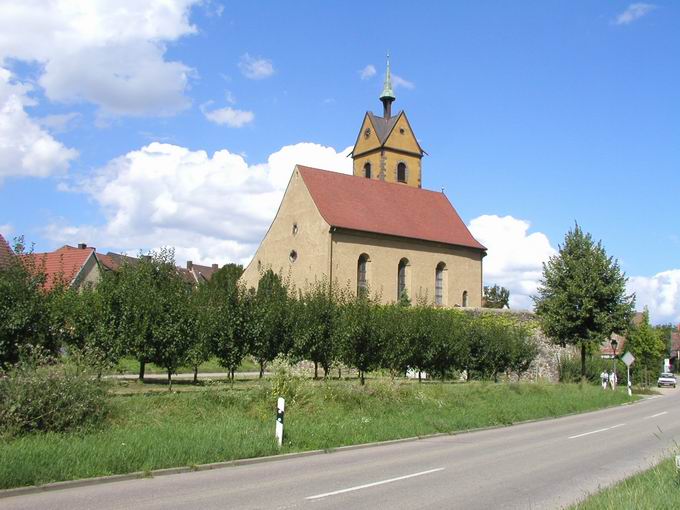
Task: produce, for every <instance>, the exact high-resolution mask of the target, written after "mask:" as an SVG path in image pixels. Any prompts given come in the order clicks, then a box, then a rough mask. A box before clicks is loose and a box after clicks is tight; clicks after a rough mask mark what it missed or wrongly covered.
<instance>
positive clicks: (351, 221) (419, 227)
mask: <svg viewBox="0 0 680 510" xmlns="http://www.w3.org/2000/svg"><path fill="white" fill-rule="evenodd" d="M297 168H298V169H299V171H300V175H302V179H303V180H304V182H305V184H306V186H307V189H309V192H310V194H311V195H312V199H313V200H314V203H315V204H316V206H317V208H318V209H319V212H320V213H321V216H322V217H323V219H324V220H326V222H327V223H328V224H329V225H331V226H333V227H339V228H347V229H352V230H360V231H363V232H374V233H377V234H386V235H392V236H399V237H407V238H410V239H420V240H426V241H435V242H439V243H446V244H455V245H459V246H467V247H469V248H476V249H479V250H486V248H485V247H484V246H482V245H481V244H480V243H479V242H477V240H476V239H475V238H474V237H472V234H471V233H470V231H469V230H468V229H467V227H466V226H465V223H463V220H461V218H460V216H458V213H457V212H456V210H455V209H454V208H453V206H452V205H451V202H449V200H448V198H446V195H444V193H439V192H436V191H429V190H425V189H420V188H414V187H411V186H407V185H405V184H394V183H388V182H384V181H379V180H374V179H366V178H363V177H357V176H354V175H346V174H341V173H338V172H331V171H328V170H320V169H318V168H310V167H306V166H301V165H298V166H297Z"/></svg>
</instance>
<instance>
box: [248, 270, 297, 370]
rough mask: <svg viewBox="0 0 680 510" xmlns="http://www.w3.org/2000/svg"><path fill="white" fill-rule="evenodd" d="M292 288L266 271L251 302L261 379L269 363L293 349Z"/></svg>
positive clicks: (251, 331)
mask: <svg viewBox="0 0 680 510" xmlns="http://www.w3.org/2000/svg"><path fill="white" fill-rule="evenodd" d="M289 311H290V299H289V298H288V289H287V287H286V286H285V285H284V284H283V282H282V281H281V277H280V276H279V275H277V274H276V273H274V272H273V271H272V270H271V269H269V270H267V271H265V272H264V274H263V275H262V277H261V278H260V281H259V283H258V287H257V291H256V292H255V296H254V298H253V301H252V302H251V303H250V313H249V314H248V316H249V322H250V328H249V334H250V354H252V355H253V357H254V358H255V359H256V360H257V362H258V363H259V365H260V377H262V376H263V375H264V370H265V367H266V365H267V363H269V362H271V361H273V360H274V358H276V357H277V356H278V355H279V354H285V353H287V352H288V351H289V350H290V346H291V323H290V320H291V317H290V314H289Z"/></svg>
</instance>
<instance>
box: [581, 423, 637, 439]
mask: <svg viewBox="0 0 680 510" xmlns="http://www.w3.org/2000/svg"><path fill="white" fill-rule="evenodd" d="M624 425H625V423H619V424H618V425H612V426H611V427H605V428H603V429H597V430H591V431H590V432H584V433H583V434H577V435H575V436H569V438H568V439H576V438H577V437H583V436H589V435H591V434H597V433H598V432H604V431H605V430H611V429H616V428H619V427H623V426H624Z"/></svg>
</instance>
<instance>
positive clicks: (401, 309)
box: [375, 304, 411, 378]
mask: <svg viewBox="0 0 680 510" xmlns="http://www.w3.org/2000/svg"><path fill="white" fill-rule="evenodd" d="M406 310H408V309H407V308H406V307H405V306H402V305H399V304H389V305H382V306H378V308H377V310H376V314H375V315H376V319H375V320H376V335H377V337H378V339H379V342H380V345H382V346H383V349H382V354H381V360H380V366H381V368H385V369H387V370H389V371H390V374H391V376H392V378H394V377H396V376H398V375H401V376H403V375H404V374H405V373H406V370H408V368H409V362H410V348H411V336H410V329H409V321H408V317H407V314H406V313H405V311H406Z"/></svg>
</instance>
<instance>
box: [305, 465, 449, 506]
mask: <svg viewBox="0 0 680 510" xmlns="http://www.w3.org/2000/svg"><path fill="white" fill-rule="evenodd" d="M443 470H444V468H443V467H441V468H435V469H428V470H427V471H420V472H419V473H413V474H410V475H404V476H398V477H396V478H390V479H388V480H381V481H379V482H373V483H366V484H364V485H357V486H355V487H349V488H347V489H340V490H338V491H333V492H324V493H323V494H316V495H315V496H307V497H306V498H305V499H321V498H325V497H327V496H335V495H337V494H343V493H345V492H352V491H358V490H361V489H367V488H368V487H375V486H376V485H383V484H386V483H392V482H398V481H399V480H406V479H407V478H414V477H416V476H423V475H429V474H430V473H436V472H437V471H443Z"/></svg>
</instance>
